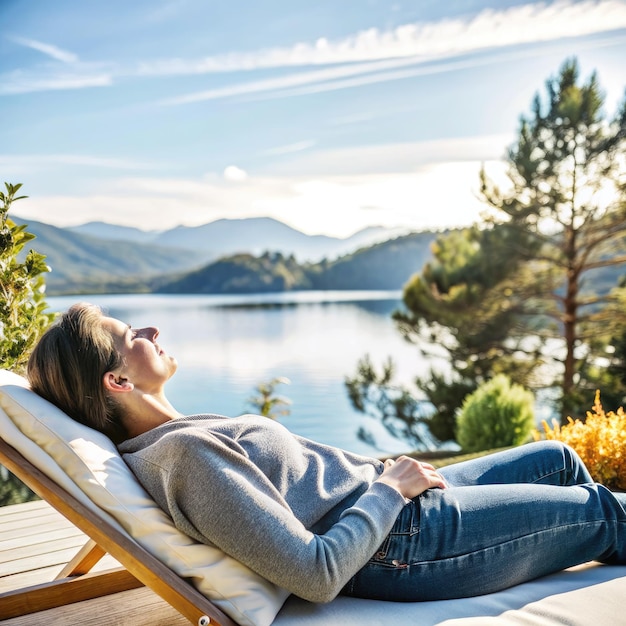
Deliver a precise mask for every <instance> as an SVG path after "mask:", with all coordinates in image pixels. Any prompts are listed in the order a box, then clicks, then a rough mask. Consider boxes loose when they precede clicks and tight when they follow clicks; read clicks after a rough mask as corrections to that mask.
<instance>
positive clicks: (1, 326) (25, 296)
mask: <svg viewBox="0 0 626 626" xmlns="http://www.w3.org/2000/svg"><path fill="white" fill-rule="evenodd" d="M4 185H5V188H6V193H5V192H2V191H0V366H1V367H3V368H5V369H10V370H13V371H15V372H18V373H22V372H23V370H24V366H25V365H26V362H27V360H28V355H29V353H30V350H31V349H32V347H33V345H34V344H35V342H36V341H37V339H38V338H39V336H40V335H41V333H42V332H43V331H44V330H45V328H46V327H47V326H48V324H49V323H50V322H51V321H52V319H53V317H54V315H53V314H51V313H45V312H44V311H45V309H46V308H47V304H46V301H45V299H44V295H45V283H44V278H43V275H44V273H45V272H49V271H50V268H49V267H48V266H47V265H46V262H45V259H46V257H45V256H44V255H43V254H39V253H38V252H35V251H34V250H29V252H28V253H27V254H26V255H25V256H23V254H21V253H22V251H23V248H24V246H25V245H26V244H27V243H28V242H29V241H31V240H32V239H34V238H35V235H33V234H32V233H29V232H28V231H27V230H26V228H27V227H26V226H25V225H22V226H18V225H16V224H15V223H14V222H13V220H11V219H10V218H9V216H8V213H9V209H10V207H11V204H12V203H13V202H15V201H17V200H21V199H22V198H25V197H26V196H16V194H17V192H18V191H19V189H20V187H21V186H22V185H11V184H10V183H4Z"/></svg>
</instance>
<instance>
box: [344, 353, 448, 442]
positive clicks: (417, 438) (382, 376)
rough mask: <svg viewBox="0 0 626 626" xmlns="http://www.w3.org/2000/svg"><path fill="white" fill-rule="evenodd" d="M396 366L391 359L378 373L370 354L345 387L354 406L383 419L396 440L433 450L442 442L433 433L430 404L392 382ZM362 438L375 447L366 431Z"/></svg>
mask: <svg viewBox="0 0 626 626" xmlns="http://www.w3.org/2000/svg"><path fill="white" fill-rule="evenodd" d="M394 370H395V366H394V363H393V360H392V359H391V358H389V359H388V360H387V362H386V363H385V364H384V365H383V367H382V371H381V372H380V373H379V372H378V371H377V370H376V368H375V367H374V365H373V363H372V361H371V358H370V356H369V355H367V354H366V355H365V356H364V357H363V358H361V359H360V360H359V362H358V364H357V371H356V374H355V375H354V377H346V378H345V379H344V384H345V386H346V391H347V392H348V397H349V398H350V402H351V403H352V406H353V407H354V408H355V409H356V410H357V411H359V412H361V413H364V414H365V415H369V416H370V417H373V418H374V419H377V420H380V422H381V423H382V424H383V426H384V427H385V428H386V429H387V431H388V432H390V433H391V434H392V435H393V436H394V437H396V438H398V439H402V440H404V441H407V442H409V443H410V444H411V445H412V446H414V448H415V449H419V450H431V449H434V448H436V447H437V446H438V445H439V443H440V442H439V441H438V440H437V438H436V437H435V436H434V434H433V433H432V431H431V430H430V428H429V426H430V420H429V416H428V410H427V408H426V405H427V403H426V402H424V401H420V400H418V399H417V398H416V397H415V396H414V394H412V393H411V391H410V390H408V389H406V388H405V387H403V386H402V385H396V384H394V383H393V378H394V373H395V371H394ZM358 436H359V439H361V440H362V441H366V442H367V443H369V444H370V445H375V443H376V442H375V440H374V437H373V435H372V434H371V433H370V432H368V431H367V430H366V429H365V428H360V429H359V431H358Z"/></svg>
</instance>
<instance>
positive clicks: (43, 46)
mask: <svg viewBox="0 0 626 626" xmlns="http://www.w3.org/2000/svg"><path fill="white" fill-rule="evenodd" d="M11 40H12V41H14V42H15V43H17V44H20V45H22V46H26V47H27V48H32V49H33V50H37V51H38V52H42V53H43V54H45V55H46V56H49V57H52V58H53V59H55V60H56V61H61V62H63V63H76V62H77V61H78V56H77V55H76V54H74V53H73V52H69V51H67V50H63V49H62V48H59V47H58V46H54V45H52V44H49V43H44V42H42V41H37V40H35V39H27V38H25V37H11Z"/></svg>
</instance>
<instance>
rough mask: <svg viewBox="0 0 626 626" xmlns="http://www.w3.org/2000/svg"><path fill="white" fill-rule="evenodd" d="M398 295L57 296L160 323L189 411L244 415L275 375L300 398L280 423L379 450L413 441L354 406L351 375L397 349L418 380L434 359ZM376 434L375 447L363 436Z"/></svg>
mask: <svg viewBox="0 0 626 626" xmlns="http://www.w3.org/2000/svg"><path fill="white" fill-rule="evenodd" d="M400 296H401V294H400V293H399V292H369V291H366V292H355V291H348V292H346V291H343V292H298V293H281V294H268V295H255V296H210V295H207V296H205V295H199V296H196V295H189V296H187V295H182V296H181V295H106V296H102V295H98V296H71V297H52V298H48V299H47V301H48V304H49V305H50V308H51V309H52V310H53V311H61V310H64V309H66V308H67V307H68V306H70V305H71V304H73V303H74V302H76V301H79V300H81V301H87V302H92V303H94V304H98V305H100V306H102V307H103V308H104V309H105V310H106V311H107V313H108V314H109V315H111V316H113V317H116V318H119V319H121V320H123V321H124V322H127V323H129V324H131V325H132V326H134V327H142V326H148V325H154V326H157V327H158V328H159V329H160V337H159V344H160V345H161V346H162V347H163V349H164V350H166V351H167V352H168V353H169V354H172V355H173V356H175V357H176V358H177V360H178V363H179V366H178V371H177V373H176V374H175V376H174V377H173V378H172V379H171V381H170V382H168V386H167V395H168V398H169V399H170V400H171V401H172V403H173V405H174V406H175V407H176V408H177V409H178V410H179V411H181V412H182V413H186V414H190V413H208V412H211V413H220V414H223V415H230V416H234V415H240V414H241V413H245V412H251V411H252V408H251V407H250V406H248V405H247V399H248V398H249V397H250V396H251V395H253V393H254V390H255V386H256V385H257V384H258V383H260V382H266V381H269V380H270V379H272V378H274V377H276V376H285V377H287V378H289V379H290V381H291V384H289V385H280V386H279V387H278V388H277V393H278V394H280V395H285V396H287V397H288V398H289V399H290V400H291V401H292V405H291V407H290V408H291V413H290V415H288V416H285V417H281V418H280V421H281V422H282V423H283V424H284V425H285V426H286V427H287V428H289V429H290V430H291V431H292V432H294V433H297V434H300V435H303V436H305V437H309V438H311V439H315V440H317V441H321V442H323V443H328V444H331V445H334V446H338V447H342V448H345V449H348V450H352V451H354V452H358V453H362V454H370V455H380V454H382V453H386V452H389V453H392V452H402V451H405V450H406V449H407V445H406V444H403V443H402V442H400V441H398V440H396V439H394V438H393V437H391V436H390V435H388V434H387V432H386V431H385V429H384V428H383V427H382V426H381V425H380V424H379V423H378V422H377V421H376V420H374V419H372V418H369V417H367V416H364V415H363V414H361V413H358V412H357V411H355V410H354V409H353V408H352V406H351V405H350V401H349V399H348V396H347V394H346V390H345V387H344V378H345V377H346V376H352V375H353V374H354V372H355V371H356V364H357V361H358V360H359V359H360V358H361V357H362V356H363V355H365V354H366V353H367V354H369V355H370V356H371V358H372V361H373V362H374V363H375V364H382V363H383V362H384V361H385V359H386V358H387V357H388V356H389V355H391V356H393V359H394V361H395V362H396V364H397V372H398V377H397V378H398V380H399V381H402V382H403V383H409V382H410V381H411V380H412V379H413V378H414V377H415V376H417V375H423V374H426V373H427V371H428V369H429V367H430V366H431V365H432V363H431V362H428V361H426V360H424V359H423V357H421V356H420V354H419V352H418V350H417V348H416V347H415V346H412V345H410V344H409V343H407V342H406V341H405V340H403V339H402V337H401V336H400V334H399V332H398V331H397V330H396V329H395V327H394V323H393V321H392V319H391V313H392V311H394V310H395V309H397V308H399V307H400V306H401V301H400ZM360 426H364V427H366V428H367V429H368V430H369V431H371V432H372V433H373V434H374V436H375V439H376V444H377V445H376V447H374V446H371V445H370V444H367V443H365V442H363V441H360V440H359V439H358V437H357V434H356V433H357V430H358V429H359V427H360Z"/></svg>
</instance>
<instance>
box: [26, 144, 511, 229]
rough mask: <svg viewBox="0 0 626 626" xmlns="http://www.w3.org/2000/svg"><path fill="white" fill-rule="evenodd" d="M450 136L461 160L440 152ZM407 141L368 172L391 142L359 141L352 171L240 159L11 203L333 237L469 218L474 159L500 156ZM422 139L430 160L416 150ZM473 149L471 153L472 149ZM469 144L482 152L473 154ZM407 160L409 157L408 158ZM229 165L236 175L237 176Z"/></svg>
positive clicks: (116, 217) (473, 208) (495, 167)
mask: <svg viewBox="0 0 626 626" xmlns="http://www.w3.org/2000/svg"><path fill="white" fill-rule="evenodd" d="M453 144H454V145H455V147H456V150H455V152H456V153H461V154H465V156H466V160H464V161H458V160H452V159H450V158H449V159H448V160H445V159H444V157H446V155H449V153H450V152H451V151H452V146H453ZM395 147H396V148H397V146H395ZM412 148H413V149H412V151H408V150H407V152H406V154H405V158H406V159H407V163H404V164H403V165H402V164H401V162H400V161H398V162H397V165H398V167H397V169H396V171H388V172H383V173H376V172H375V170H373V169H370V168H369V165H368V162H369V159H372V160H376V159H377V158H378V159H384V158H385V157H386V156H387V155H389V154H391V153H393V150H394V146H383V147H381V148H375V147H372V148H371V149H369V151H367V150H366V151H365V152H366V158H365V159H364V160H363V161H361V162H360V168H359V167H355V168H354V171H351V172H350V171H346V170H339V171H342V172H344V173H337V171H336V172H334V173H329V172H324V173H321V172H320V173H315V172H312V173H311V174H308V175H304V174H302V173H300V174H283V175H280V176H277V175H272V176H269V175H253V176H251V175H246V176H242V175H241V173H242V172H243V171H242V170H240V168H237V167H236V166H229V167H228V168H226V170H225V171H224V175H223V176H222V177H221V178H220V177H218V176H208V177H204V179H194V180H190V179H179V178H163V177H158V178H157V177H154V178H149V177H138V178H122V179H116V180H113V181H109V182H107V183H106V188H104V187H103V189H102V190H94V191H93V193H91V194H86V195H83V196H73V197H68V196H47V197H31V198H29V200H28V201H25V202H24V203H22V206H20V207H19V214H20V215H21V216H23V217H26V218H32V219H37V220H41V221H44V222H46V221H48V220H49V219H50V216H51V215H54V220H55V222H54V223H55V224H58V225H69V224H79V223H83V222H87V221H90V220H94V219H104V220H106V221H108V222H111V223H116V224H125V225H129V226H138V227H140V228H145V229H148V230H152V229H155V228H159V229H161V228H169V227H173V226H176V225H179V224H186V225H199V224H205V223H207V222H211V221H214V220H216V219H220V218H243V217H259V216H270V217H274V218H276V219H278V220H281V221H283V222H285V223H287V224H289V225H291V226H293V227H294V228H297V229H300V230H302V231H304V232H307V233H309V234H318V233H325V234H329V235H334V236H339V237H345V236H349V235H351V234H352V233H354V232H355V231H357V230H359V229H361V228H365V227H366V226H373V225H385V226H389V227H402V228H410V229H418V230H419V229H425V228H444V227H450V226H462V225H467V224H470V223H472V222H473V221H474V220H476V219H477V218H478V216H479V214H480V211H481V210H482V209H483V208H484V205H483V204H482V203H481V202H480V201H479V200H478V199H477V197H476V196H477V193H478V185H479V177H478V173H479V170H480V167H481V164H482V163H485V162H487V165H488V168H489V170H490V171H493V172H495V174H496V175H498V176H500V175H501V172H502V171H503V170H504V164H503V163H502V162H501V161H497V159H485V158H483V157H484V156H485V155H488V154H490V153H492V152H493V151H494V150H493V146H492V147H489V142H488V141H487V142H485V145H484V146H483V148H482V152H481V148H480V142H479V141H477V140H476V141H474V142H471V141H468V140H465V143H464V142H463V141H459V142H456V143H455V142H452V141H451V142H450V143H449V144H447V143H446V142H442V143H441V145H439V146H437V145H436V144H435V143H434V142H425V143H422V144H415V145H413V146H412ZM424 149H427V152H430V154H431V156H432V157H433V160H432V161H431V162H426V161H421V162H418V161H416V160H414V159H413V157H414V156H415V155H420V154H423V153H424ZM472 150H474V158H470V157H471V156H472ZM362 151H363V150H362V149H359V151H356V150H355V151H354V152H353V153H352V154H351V155H350V153H349V152H348V151H344V152H343V153H341V154H340V153H339V152H338V153H336V154H334V155H332V154H329V153H326V154H325V155H324V154H322V155H321V156H320V160H321V161H323V160H324V159H326V158H329V159H331V164H332V162H333V159H336V160H337V162H339V161H341V160H343V159H346V158H347V159H350V158H356V155H357V154H358V153H361V152H362ZM477 154H480V155H481V156H480V157H478V158H477V157H476V155H477ZM437 159H439V160H437ZM408 162H412V163H413V166H412V167H408ZM358 165H359V163H357V166H358ZM227 171H229V172H231V176H230V177H229V176H226V172H227ZM232 174H234V175H235V176H234V178H235V179H237V177H239V178H238V179H237V184H236V185H233V184H232V180H233V178H232ZM244 174H245V173H244Z"/></svg>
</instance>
